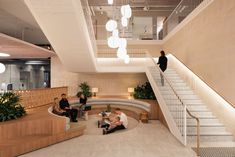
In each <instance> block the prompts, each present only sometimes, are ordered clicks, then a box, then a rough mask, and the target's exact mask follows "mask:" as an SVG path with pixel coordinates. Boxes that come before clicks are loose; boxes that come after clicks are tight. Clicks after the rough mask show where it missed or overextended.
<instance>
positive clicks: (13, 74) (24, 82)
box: [0, 59, 50, 91]
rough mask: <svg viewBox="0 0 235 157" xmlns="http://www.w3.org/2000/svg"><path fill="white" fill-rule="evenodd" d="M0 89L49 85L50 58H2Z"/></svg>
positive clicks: (22, 88) (19, 88)
mask: <svg viewBox="0 0 235 157" xmlns="http://www.w3.org/2000/svg"><path fill="white" fill-rule="evenodd" d="M0 62H1V63H3V64H4V65H5V67H6V70H5V72H4V73H1V74H0V89H1V91H5V90H25V89H35V88H47V87H50V60H48V59H47V60H3V61H0Z"/></svg>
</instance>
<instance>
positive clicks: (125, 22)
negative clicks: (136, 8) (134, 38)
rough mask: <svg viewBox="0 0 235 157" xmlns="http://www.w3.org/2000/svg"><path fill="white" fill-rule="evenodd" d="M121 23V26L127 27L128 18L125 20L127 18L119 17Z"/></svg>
mask: <svg viewBox="0 0 235 157" xmlns="http://www.w3.org/2000/svg"><path fill="white" fill-rule="evenodd" d="M121 23H122V26H123V27H127V25H128V20H127V18H126V17H124V16H123V17H122V19H121Z"/></svg>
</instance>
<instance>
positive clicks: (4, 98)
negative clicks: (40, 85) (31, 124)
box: [0, 92, 26, 122]
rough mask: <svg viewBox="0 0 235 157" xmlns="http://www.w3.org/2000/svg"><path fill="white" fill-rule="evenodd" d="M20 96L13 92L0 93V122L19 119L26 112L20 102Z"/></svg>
mask: <svg viewBox="0 0 235 157" xmlns="http://www.w3.org/2000/svg"><path fill="white" fill-rule="evenodd" d="M19 101H20V96H19V95H18V94H15V93H12V92H6V93H1V94H0V122H3V121H7V120H12V119H17V118H19V117H22V116H23V115H25V114H26V112H25V109H24V107H22V106H21V105H20V104H19Z"/></svg>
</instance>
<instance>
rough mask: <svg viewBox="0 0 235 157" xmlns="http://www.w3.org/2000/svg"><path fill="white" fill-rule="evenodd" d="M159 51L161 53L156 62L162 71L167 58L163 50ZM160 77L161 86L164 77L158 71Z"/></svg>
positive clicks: (164, 68) (165, 66)
mask: <svg viewBox="0 0 235 157" xmlns="http://www.w3.org/2000/svg"><path fill="white" fill-rule="evenodd" d="M160 53H161V56H160V57H159V59H158V63H157V64H159V68H160V69H161V70H162V72H164V71H165V70H166V69H167V61H168V60H167V57H166V55H165V52H164V51H163V50H162V51H161V52H160ZM160 77H161V83H162V86H164V77H163V75H162V74H161V73H160Z"/></svg>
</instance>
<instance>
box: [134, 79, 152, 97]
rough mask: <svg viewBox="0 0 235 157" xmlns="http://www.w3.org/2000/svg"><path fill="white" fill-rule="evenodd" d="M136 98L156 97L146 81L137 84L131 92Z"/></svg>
mask: <svg viewBox="0 0 235 157" xmlns="http://www.w3.org/2000/svg"><path fill="white" fill-rule="evenodd" d="M133 96H134V98H136V99H152V100H154V99H156V97H155V94H154V92H153V89H152V87H151V85H150V83H149V82H146V83H145V84H143V85H138V86H137V87H136V88H135V90H134V94H133Z"/></svg>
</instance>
